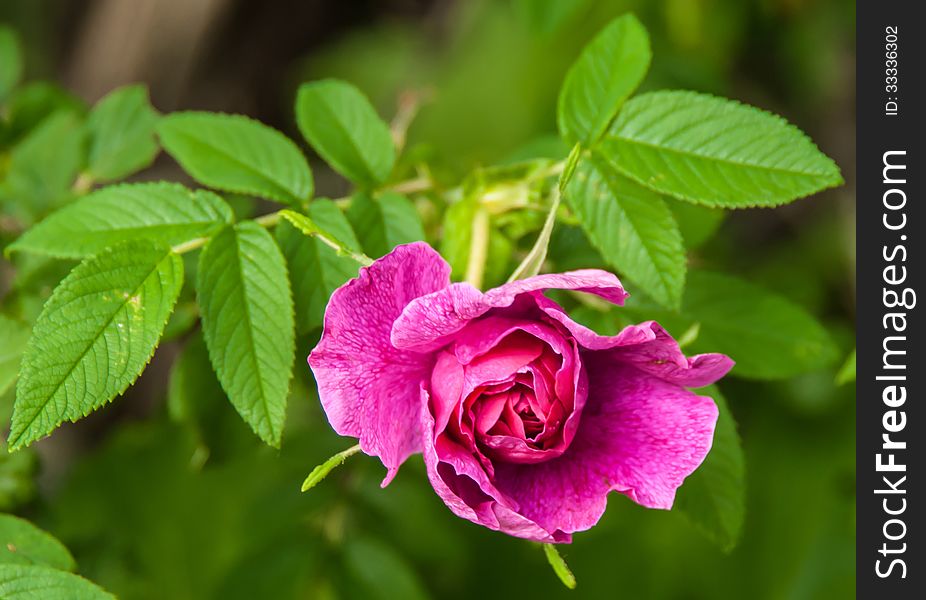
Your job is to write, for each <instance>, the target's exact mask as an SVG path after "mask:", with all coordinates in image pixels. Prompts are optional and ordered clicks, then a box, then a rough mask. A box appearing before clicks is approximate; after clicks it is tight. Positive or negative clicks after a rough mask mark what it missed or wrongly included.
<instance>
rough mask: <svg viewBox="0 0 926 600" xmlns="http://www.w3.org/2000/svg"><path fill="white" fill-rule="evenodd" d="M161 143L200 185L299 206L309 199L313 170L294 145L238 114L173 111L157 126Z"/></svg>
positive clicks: (278, 133) (267, 128)
mask: <svg viewBox="0 0 926 600" xmlns="http://www.w3.org/2000/svg"><path fill="white" fill-rule="evenodd" d="M157 131H158V135H159V136H160V138H161V144H162V145H163V146H164V149H165V150H166V151H167V153H168V154H170V155H171V156H173V157H174V159H176V161H177V162H179V163H180V166H181V167H183V169H184V170H185V171H186V172H187V173H189V174H190V175H192V176H193V179H195V180H196V181H198V182H199V183H201V184H203V185H205V186H208V187H213V188H216V189H219V190H225V191H229V192H239V193H242V194H253V195H255V196H260V197H262V198H269V199H271V200H277V201H279V202H288V203H298V202H302V201H305V200H308V199H310V198H311V197H312V192H313V190H314V184H313V182H312V172H311V171H310V170H309V164H308V162H306V159H305V156H303V154H302V152H301V151H300V150H299V148H298V147H297V146H296V144H295V143H294V142H293V141H292V140H290V139H289V138H288V137H286V136H285V135H283V134H282V133H280V132H279V131H277V130H275V129H272V128H270V127H267V126H266V125H264V124H262V123H259V122H258V121H254V120H253V119H249V118H248V117H245V116H242V115H225V114H215V113H207V112H178V113H171V114H169V115H167V116H165V117H162V118H161V120H160V122H159V123H158V126H157Z"/></svg>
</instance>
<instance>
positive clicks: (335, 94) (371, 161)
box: [296, 79, 395, 186]
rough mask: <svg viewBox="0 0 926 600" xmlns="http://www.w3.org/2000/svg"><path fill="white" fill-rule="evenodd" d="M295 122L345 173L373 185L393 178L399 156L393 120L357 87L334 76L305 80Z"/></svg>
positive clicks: (298, 98)
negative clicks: (378, 111) (382, 114)
mask: <svg viewBox="0 0 926 600" xmlns="http://www.w3.org/2000/svg"><path fill="white" fill-rule="evenodd" d="M296 122H297V123H298V125H299V130H300V131H301V132H302V135H303V136H305V139H306V140H307V141H308V142H309V144H311V146H312V148H314V149H315V151H316V152H318V154H319V155H321V157H322V158H323V159H325V162H327V163H328V164H330V165H331V166H332V167H333V168H334V170H336V171H337V172H339V173H340V174H341V175H344V176H345V177H347V178H348V179H350V180H351V181H354V182H356V183H360V184H364V185H368V186H372V185H376V184H377V183H382V182H383V181H385V180H386V179H388V178H389V174H390V173H391V172H392V165H393V163H394V162H395V145H394V144H393V142H392V135H391V134H390V133H389V126H388V125H387V124H386V123H385V122H384V121H383V120H382V119H381V118H380V117H379V115H378V114H376V109H374V108H373V105H372V104H370V101H369V100H367V98H366V96H364V95H363V93H362V92H361V91H360V90H358V89H357V88H356V87H354V86H352V85H350V84H349V83H345V82H343V81H337V80H334V79H325V80H322V81H314V82H312V83H305V84H303V85H302V86H301V87H300V88H299V94H298V96H297V98H296Z"/></svg>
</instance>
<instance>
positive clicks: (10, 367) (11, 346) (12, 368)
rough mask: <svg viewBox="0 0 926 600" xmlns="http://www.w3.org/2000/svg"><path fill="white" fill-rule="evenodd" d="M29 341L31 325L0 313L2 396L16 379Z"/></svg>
mask: <svg viewBox="0 0 926 600" xmlns="http://www.w3.org/2000/svg"><path fill="white" fill-rule="evenodd" d="M28 341H29V327H27V326H26V325H25V324H23V323H19V322H18V321H14V320H13V319H10V318H9V317H6V316H4V315H0V396H2V395H3V394H5V393H6V391H7V390H8V389H9V387H10V386H11V385H12V384H13V382H14V381H16V374H17V373H18V372H19V359H20V357H22V354H23V351H25V349H26V343H27V342H28Z"/></svg>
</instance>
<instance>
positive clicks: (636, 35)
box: [556, 14, 651, 146]
mask: <svg viewBox="0 0 926 600" xmlns="http://www.w3.org/2000/svg"><path fill="white" fill-rule="evenodd" d="M650 58H651V52H650V47H649V36H648V35H647V33H646V29H645V28H644V27H643V25H642V24H640V22H639V21H638V20H637V18H636V17H634V16H633V15H630V14H628V15H624V16H621V17H618V18H616V19H614V20H613V21H611V23H610V24H608V26H607V27H605V28H604V29H603V30H601V32H600V33H599V34H598V35H597V36H595V39H593V40H592V41H591V42H590V43H589V44H588V46H586V47H585V49H584V50H582V54H581V55H579V58H578V60H576V62H575V64H573V65H572V68H570V69H569V73H567V74H566V79H565V81H564V82H563V87H562V89H561V90H560V94H559V101H558V103H557V109H556V120H557V124H558V125H559V131H560V134H561V135H562V136H563V137H564V138H565V139H566V141H568V142H569V143H576V142H580V143H582V144H583V145H585V146H589V145H591V144H593V143H594V142H595V141H596V140H597V139H598V138H600V137H601V135H602V134H603V133H604V131H605V129H607V127H608V124H610V123H611V120H612V119H613V118H614V115H616V114H617V112H618V111H619V110H620V108H621V105H623V103H624V101H625V100H626V99H627V98H628V97H629V96H630V94H631V93H632V92H633V91H634V90H635V89H636V88H637V86H638V85H640V82H641V81H643V77H644V76H646V71H647V69H649V63H650Z"/></svg>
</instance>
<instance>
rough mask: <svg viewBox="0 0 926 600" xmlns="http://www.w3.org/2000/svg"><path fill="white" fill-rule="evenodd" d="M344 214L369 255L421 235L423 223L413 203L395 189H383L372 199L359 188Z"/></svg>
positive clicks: (408, 241)
mask: <svg viewBox="0 0 926 600" xmlns="http://www.w3.org/2000/svg"><path fill="white" fill-rule="evenodd" d="M347 218H348V220H349V221H350V223H351V225H352V226H353V227H354V233H355V234H357V239H359V240H361V244H363V249H364V251H365V252H366V253H367V254H368V255H370V256H371V257H373V258H379V257H380V256H383V255H384V254H387V253H388V252H389V251H390V250H392V249H393V248H395V247H396V246H398V245H399V244H408V243H410V242H416V241H419V240H423V239H424V227H423V226H422V224H421V217H420V216H419V214H418V211H417V210H415V205H414V204H412V202H411V200H409V199H408V198H406V197H405V196H403V195H402V194H397V193H395V192H385V193H383V194H382V195H381V196H380V197H379V198H377V199H375V200H374V199H373V198H372V197H371V196H370V195H369V194H366V193H362V192H361V193H358V194H356V195H354V197H353V198H351V203H350V208H349V209H348V211H347Z"/></svg>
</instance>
